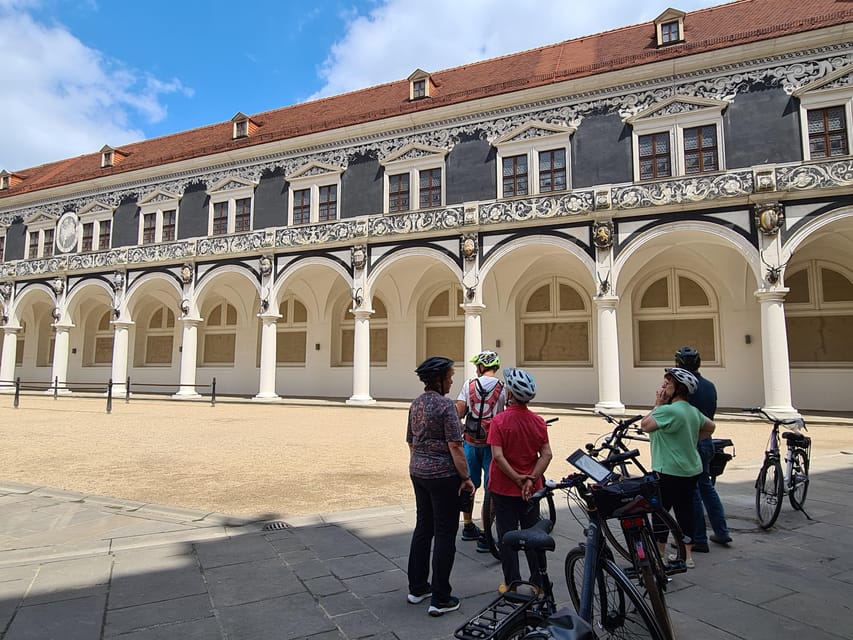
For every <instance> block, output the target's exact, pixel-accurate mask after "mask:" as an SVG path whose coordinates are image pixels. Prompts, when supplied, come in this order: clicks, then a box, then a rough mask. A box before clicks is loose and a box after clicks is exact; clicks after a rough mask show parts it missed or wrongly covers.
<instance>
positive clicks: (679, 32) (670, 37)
mask: <svg viewBox="0 0 853 640" xmlns="http://www.w3.org/2000/svg"><path fill="white" fill-rule="evenodd" d="M685 15H686V14H685V13H684V12H683V11H678V10H677V9H667V10H666V11H664V12H663V13H662V14H660V15H659V16H658V17H657V18H655V31H656V36H657V38H656V39H657V43H658V46H659V47H666V46H669V45H671V44H677V43H679V42H683V41H684V16H685Z"/></svg>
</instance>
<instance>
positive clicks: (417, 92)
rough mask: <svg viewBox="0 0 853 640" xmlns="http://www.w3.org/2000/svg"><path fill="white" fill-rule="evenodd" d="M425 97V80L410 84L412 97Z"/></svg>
mask: <svg viewBox="0 0 853 640" xmlns="http://www.w3.org/2000/svg"><path fill="white" fill-rule="evenodd" d="M425 96H426V80H415V81H414V82H413V83H412V97H413V98H423V97H425Z"/></svg>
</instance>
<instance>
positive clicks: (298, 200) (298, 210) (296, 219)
mask: <svg viewBox="0 0 853 640" xmlns="http://www.w3.org/2000/svg"><path fill="white" fill-rule="evenodd" d="M309 222H311V190H310V189H299V190H298V191H294V192H293V224H308V223H309Z"/></svg>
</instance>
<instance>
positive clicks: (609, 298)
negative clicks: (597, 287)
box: [592, 295, 619, 309]
mask: <svg viewBox="0 0 853 640" xmlns="http://www.w3.org/2000/svg"><path fill="white" fill-rule="evenodd" d="M592 302H593V304H594V305H595V306H596V307H601V308H604V309H612V308H614V307H615V306H616V305H618V304H619V296H613V295H605V296H595V297H594V298H593V299H592Z"/></svg>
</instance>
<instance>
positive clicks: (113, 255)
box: [66, 249, 128, 271]
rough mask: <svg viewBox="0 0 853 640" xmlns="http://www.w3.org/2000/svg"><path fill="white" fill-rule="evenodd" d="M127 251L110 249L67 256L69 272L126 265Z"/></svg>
mask: <svg viewBox="0 0 853 640" xmlns="http://www.w3.org/2000/svg"><path fill="white" fill-rule="evenodd" d="M127 253H128V250H127V249H110V250H109V251H96V252H94V253H80V254H75V255H71V256H68V266H67V267H66V268H67V269H68V270H70V271H75V270H78V269H96V268H100V267H114V266H116V265H121V264H125V263H127Z"/></svg>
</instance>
